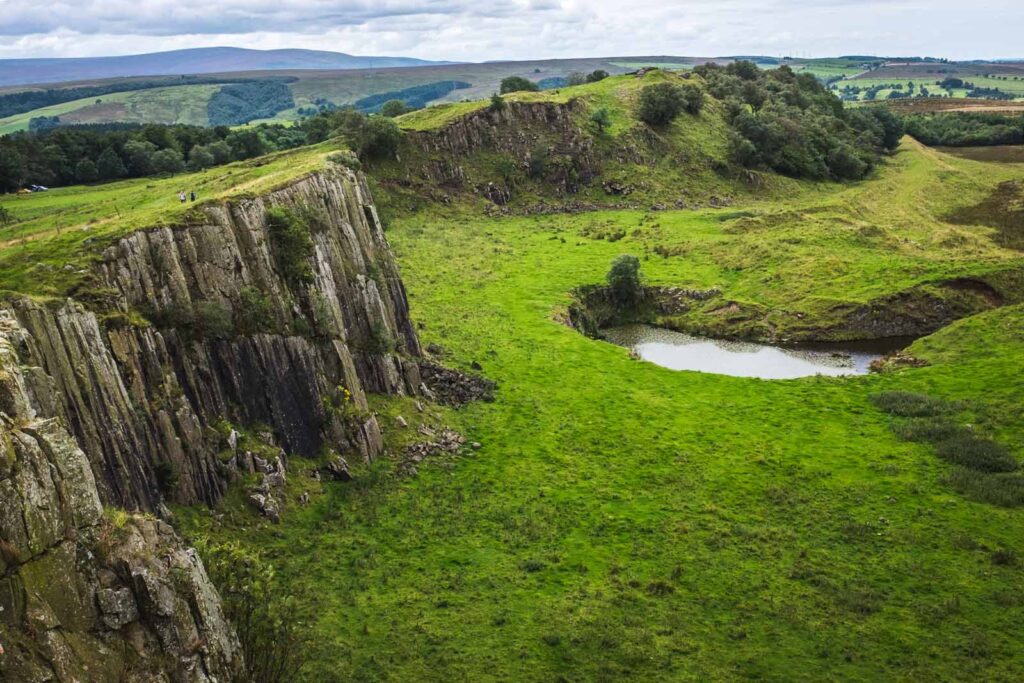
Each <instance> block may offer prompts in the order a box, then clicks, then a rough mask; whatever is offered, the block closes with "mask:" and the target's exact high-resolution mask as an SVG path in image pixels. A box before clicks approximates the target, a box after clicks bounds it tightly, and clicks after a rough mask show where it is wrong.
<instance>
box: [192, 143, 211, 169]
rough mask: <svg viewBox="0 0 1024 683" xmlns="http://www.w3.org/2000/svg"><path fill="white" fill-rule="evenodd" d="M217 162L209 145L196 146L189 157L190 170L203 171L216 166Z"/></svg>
mask: <svg viewBox="0 0 1024 683" xmlns="http://www.w3.org/2000/svg"><path fill="white" fill-rule="evenodd" d="M216 163H217V160H216V159H215V158H214V156H213V152H212V151H211V150H210V149H209V147H208V146H207V145H196V146H195V147H193V148H192V151H191V152H189V155H188V170H190V171H202V170H203V169H204V168H210V167H211V166H213V165H215V164H216Z"/></svg>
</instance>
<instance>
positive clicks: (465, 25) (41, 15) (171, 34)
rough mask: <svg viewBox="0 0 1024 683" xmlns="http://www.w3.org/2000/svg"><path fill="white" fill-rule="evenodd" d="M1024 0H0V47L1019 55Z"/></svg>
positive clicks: (461, 54)
mask: <svg viewBox="0 0 1024 683" xmlns="http://www.w3.org/2000/svg"><path fill="white" fill-rule="evenodd" d="M1022 29H1024V0H976V1H975V2H964V1H963V0H927V1H926V0H884V1H883V0H660V1H659V0H507V1H505V2H489V1H487V0H475V1H474V0H376V1H374V0H213V1H211V0H0V58H16V57H94V56H100V55H120V54H135V53H142V52H155V51H160V50H172V49H178V48H187V47H210V46H221V45H231V46H236V47H249V48H259V49H268V48H285V47H287V48H309V49H319V50H332V51H337V52H347V53H349V54H356V55H373V56H384V55H388V56H407V57H419V58H423V59H443V60H452V61H484V60H489V59H544V58H558V57H587V56H593V57H597V56H624V55H659V54H668V55H681V56H728V55H741V54H743V55H750V54H756V55H769V56H802V57H822V56H835V55H840V54H870V55H883V56H934V57H947V58H950V59H991V58H1012V57H1024V34H1022Z"/></svg>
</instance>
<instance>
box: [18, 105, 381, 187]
mask: <svg viewBox="0 0 1024 683" xmlns="http://www.w3.org/2000/svg"><path fill="white" fill-rule="evenodd" d="M335 136H341V137H343V138H344V139H345V141H346V143H347V144H348V145H349V146H350V147H351V149H353V150H354V151H355V152H356V153H357V154H358V155H359V156H360V158H363V159H369V158H379V157H385V156H393V155H394V153H395V151H396V150H397V148H398V143H399V141H400V138H401V132H400V131H399V128H398V126H397V125H396V124H395V123H394V122H393V121H391V120H390V119H388V118H386V117H383V116H376V115H374V116H367V115H365V114H362V113H360V112H358V111H356V110H354V109H350V108H345V109H336V110H333V111H325V112H322V113H320V114H317V115H316V116H313V117H310V118H308V119H305V120H304V121H302V122H300V123H299V124H297V125H295V126H284V125H280V124H261V125H258V126H252V127H249V128H241V129H231V128H229V127H227V126H214V127H210V128H206V127H201V126H189V125H182V124H175V125H163V124H147V125H141V126H140V125H137V124H99V125H82V126H63V127H58V128H52V129H44V130H41V131H39V132H35V133H33V132H19V133H14V134H11V135H6V136H4V137H2V138H0V191H3V192H11V191H15V190H18V189H20V188H22V187H25V186H26V185H30V184H31V185H44V186H48V187H59V186H63V185H73V184H78V183H92V182H96V181H108V180H118V179H121V178H140V177H145V176H151V175H170V174H174V173H179V172H182V171H185V170H189V171H201V170H203V169H207V168H210V167H212V166H219V165H221V164H225V163H229V162H231V161H240V160H243V159H251V158H253V157H257V156H262V155H264V154H267V153H269V152H273V151H278V150H284V149H291V148H294V147H298V146H301V145H306V144H313V143H316V142H321V141H323V140H326V139H327V138H330V137H335Z"/></svg>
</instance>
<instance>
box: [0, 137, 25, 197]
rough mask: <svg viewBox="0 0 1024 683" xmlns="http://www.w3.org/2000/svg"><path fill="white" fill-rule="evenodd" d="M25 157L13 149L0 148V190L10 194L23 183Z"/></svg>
mask: <svg viewBox="0 0 1024 683" xmlns="http://www.w3.org/2000/svg"><path fill="white" fill-rule="evenodd" d="M26 172H27V169H26V168H25V157H23V156H22V155H21V154H20V153H19V152H18V151H17V150H15V149H6V148H0V189H2V190H3V191H4V192H12V191H14V190H17V189H18V188H20V187H21V185H22V183H24V182H25V174H26Z"/></svg>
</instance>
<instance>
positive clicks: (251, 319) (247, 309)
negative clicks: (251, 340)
mask: <svg viewBox="0 0 1024 683" xmlns="http://www.w3.org/2000/svg"><path fill="white" fill-rule="evenodd" d="M276 327H277V326H276V325H275V320H274V306H273V304H272V303H271V301H270V297H269V296H267V295H266V294H265V293H264V292H262V291H260V290H259V289H256V288H255V287H246V288H244V289H243V290H242V292H241V298H240V299H239V301H238V306H237V308H236V309H235V329H236V330H237V331H238V333H239V334H258V333H260V332H275V331H276Z"/></svg>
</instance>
